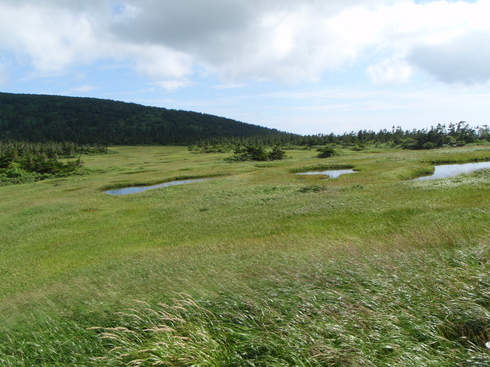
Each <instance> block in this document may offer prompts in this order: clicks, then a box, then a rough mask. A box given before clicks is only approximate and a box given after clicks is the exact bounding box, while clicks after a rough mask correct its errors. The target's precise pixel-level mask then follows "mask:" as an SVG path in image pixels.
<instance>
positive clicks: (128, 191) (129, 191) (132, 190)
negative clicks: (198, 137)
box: [104, 178, 210, 195]
mask: <svg viewBox="0 0 490 367" xmlns="http://www.w3.org/2000/svg"><path fill="white" fill-rule="evenodd" d="M208 180H210V178H202V179H196V180H181V181H170V182H165V183H162V184H158V185H153V186H135V187H126V188H124V189H116V190H108V191H104V193H106V194H109V195H128V194H136V193H138V192H143V191H146V190H153V189H158V188H160V187H167V186H174V185H183V184H188V183H193V182H202V181H208Z"/></svg>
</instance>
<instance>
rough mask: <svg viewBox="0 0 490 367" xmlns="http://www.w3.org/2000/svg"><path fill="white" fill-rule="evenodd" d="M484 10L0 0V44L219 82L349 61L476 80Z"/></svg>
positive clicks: (49, 61) (378, 72)
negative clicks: (212, 78) (198, 74)
mask: <svg viewBox="0 0 490 367" xmlns="http://www.w3.org/2000/svg"><path fill="white" fill-rule="evenodd" d="M488 14H490V1H488V0H479V1H476V2H472V3H470V2H466V1H449V0H446V1H443V0H440V1H427V2H424V3H415V2H414V1H412V0H400V1H393V0H343V1H340V0H332V1H322V0H304V1H295V0H268V1H264V0H206V1H201V0H187V1H177V0H166V1H159V0H144V1H143V0H99V1H97V0H88V1H75V0H65V1H60V0H45V1H42V2H41V1H35V0H15V1H14V0H4V1H2V3H1V4H0V34H1V35H2V37H1V38H0V50H2V51H3V52H4V53H5V52H13V53H14V56H12V58H14V59H15V61H16V62H18V63H24V64H29V65H31V70H32V71H35V72H37V73H39V74H41V75H57V74H63V73H66V72H68V71H70V70H71V69H72V68H73V67H74V66H76V65H80V64H87V65H90V64H92V63H94V62H95V61H98V60H101V59H112V60H116V61H117V60H118V61H121V62H122V61H124V62H125V63H127V62H128V61H129V63H130V64H131V65H133V66H134V68H135V70H137V71H138V72H139V73H141V74H143V75H145V76H146V77H148V78H150V79H151V80H154V81H162V80H163V81H165V80H171V81H172V83H175V82H174V81H176V80H182V82H181V85H185V84H186V82H185V81H186V80H188V79H189V78H191V77H192V76H193V75H194V74H195V73H196V70H199V71H200V72H207V73H214V74H216V75H218V76H219V77H220V78H221V79H222V80H223V81H224V82H225V83H226V84H233V83H243V82H245V81H248V80H273V81H280V82H295V83H298V82H303V81H309V82H311V81H319V80H321V78H322V76H323V75H324V73H326V72H328V71H332V70H338V69H348V68H349V67H350V66H352V65H357V64H365V69H366V70H367V74H368V76H369V77H370V79H371V80H372V81H373V82H375V83H399V82H407V81H409V80H410V77H411V76H412V75H414V73H415V72H416V71H417V70H419V69H420V70H424V71H426V72H428V73H430V74H432V75H434V76H435V77H437V78H438V79H440V80H442V81H444V82H454V81H462V82H465V83H481V82H486V81H488V80H489V79H490V75H489V74H490V71H489V70H488V67H486V65H490V51H489V49H488V46H487V45H488V44H490V42H488V40H489V35H490V23H489V22H488V21H487V16H488ZM460 50H464V54H465V55H466V58H465V57H462V56H461V54H462V53H461V52H460ZM469 55H471V57H470V56H469ZM465 59H466V63H465ZM368 62H371V65H368V64H366V63H368ZM464 65H467V68H468V70H467V71H464V70H463V69H464V68H463V66H464ZM164 83H165V82H164ZM172 83H170V84H172Z"/></svg>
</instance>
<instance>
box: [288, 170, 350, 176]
mask: <svg viewBox="0 0 490 367" xmlns="http://www.w3.org/2000/svg"><path fill="white" fill-rule="evenodd" d="M348 173H356V171H354V170H353V169H336V170H335V169H332V170H327V171H318V172H300V173H297V175H325V176H328V177H329V178H337V177H339V176H340V175H346V174H348Z"/></svg>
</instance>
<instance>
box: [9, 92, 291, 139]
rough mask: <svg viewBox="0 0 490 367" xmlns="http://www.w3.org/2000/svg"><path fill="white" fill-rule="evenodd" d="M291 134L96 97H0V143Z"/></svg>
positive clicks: (278, 136)
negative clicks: (11, 141) (1, 141)
mask: <svg viewBox="0 0 490 367" xmlns="http://www.w3.org/2000/svg"><path fill="white" fill-rule="evenodd" d="M291 135H293V134H288V133H285V132H281V131H278V130H275V129H268V128H265V127H261V126H257V125H252V124H247V123H243V122H239V121H236V120H232V119H228V118H224V117H218V116H213V115H209V114H203V113H199V112H191V111H179V110H171V109H166V108H160V107H147V106H143V105H139V104H135V103H127V102H118V101H112V100H105V99H98V98H85V97H65V96H52V95H37V94H12V93H0V140H4V141H5V140H23V141H33V142H40V141H55V142H59V141H70V142H75V143H79V144H109V145H138V144H163V145H172V144H177V145H189V144H196V143H198V142H201V141H206V140H219V139H222V138H223V139H245V138H253V137H261V138H262V139H263V138H267V137H270V138H272V139H273V140H278V139H280V137H281V136H284V137H286V136H289V137H290V136H291Z"/></svg>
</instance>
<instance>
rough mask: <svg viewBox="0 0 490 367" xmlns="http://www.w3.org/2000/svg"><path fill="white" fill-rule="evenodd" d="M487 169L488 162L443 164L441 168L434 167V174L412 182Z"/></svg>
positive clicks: (489, 163)
mask: <svg viewBox="0 0 490 367" xmlns="http://www.w3.org/2000/svg"><path fill="white" fill-rule="evenodd" d="M487 168H490V162H478V163H464V164H443V165H441V166H435V171H434V174H432V175H431V176H423V177H418V178H416V179H414V181H420V180H435V179H438V178H448V177H453V176H457V175H460V174H462V173H471V172H474V171H478V170H479V169H487Z"/></svg>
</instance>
